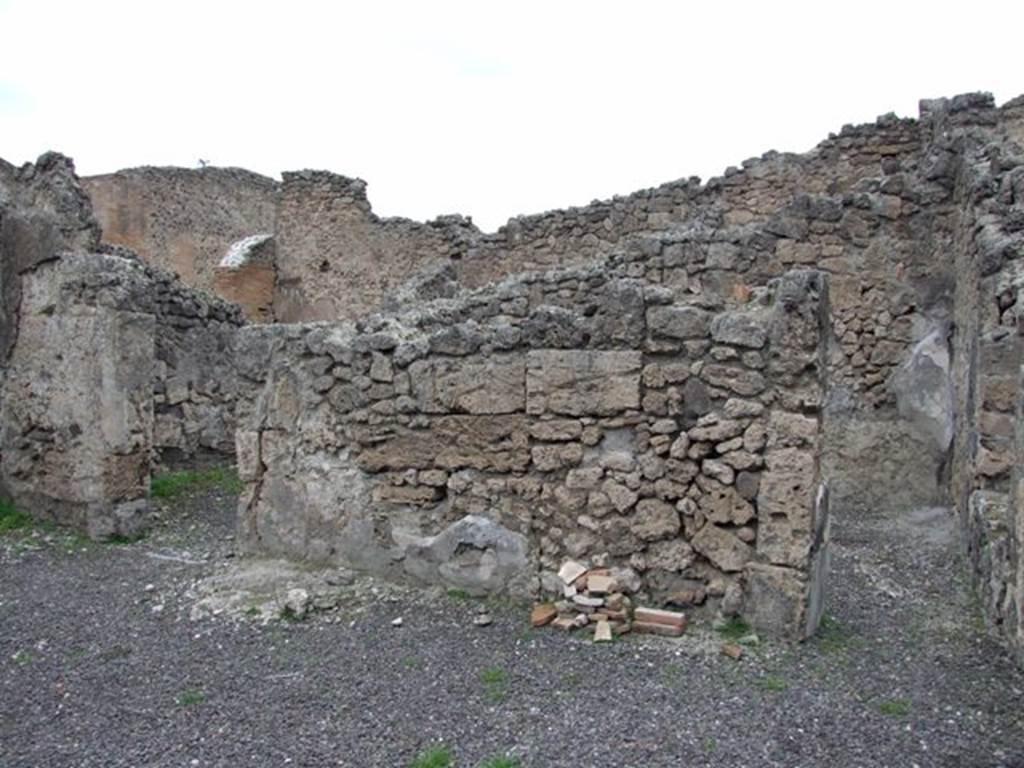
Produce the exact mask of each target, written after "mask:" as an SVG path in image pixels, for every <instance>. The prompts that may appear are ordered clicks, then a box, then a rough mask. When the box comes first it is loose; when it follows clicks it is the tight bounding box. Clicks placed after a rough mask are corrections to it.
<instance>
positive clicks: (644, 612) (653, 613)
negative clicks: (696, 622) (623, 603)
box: [633, 608, 686, 632]
mask: <svg viewBox="0 0 1024 768" xmlns="http://www.w3.org/2000/svg"><path fill="white" fill-rule="evenodd" d="M633 618H634V619H635V620H636V621H642V622H644V623H646V624H664V625H665V626H667V627H678V628H679V631H680V632H682V631H683V630H684V629H686V614H684V613H679V612H678V611H663V610H661V609H659V608H637V609H636V610H635V611H634V612H633Z"/></svg>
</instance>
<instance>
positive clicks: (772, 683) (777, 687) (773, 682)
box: [757, 675, 789, 693]
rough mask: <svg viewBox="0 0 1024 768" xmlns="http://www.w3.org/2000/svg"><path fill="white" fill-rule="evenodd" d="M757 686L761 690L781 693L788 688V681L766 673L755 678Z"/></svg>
mask: <svg viewBox="0 0 1024 768" xmlns="http://www.w3.org/2000/svg"><path fill="white" fill-rule="evenodd" d="M757 687H758V688H760V689H761V690H762V691H771V692H772V693H782V691H785V690H787V689H788V688H789V683H788V682H786V681H785V680H783V679H782V678H781V677H773V676H772V675H768V676H767V677H762V678H759V679H758V680H757Z"/></svg>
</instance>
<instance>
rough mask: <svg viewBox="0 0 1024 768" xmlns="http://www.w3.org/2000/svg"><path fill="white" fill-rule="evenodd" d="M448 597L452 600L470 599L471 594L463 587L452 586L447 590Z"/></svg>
mask: <svg viewBox="0 0 1024 768" xmlns="http://www.w3.org/2000/svg"><path fill="white" fill-rule="evenodd" d="M447 594H448V597H450V598H451V599H452V600H470V599H471V598H472V597H473V596H472V595H471V594H469V592H467V591H466V590H464V589H457V588H455V587H452V588H451V589H449V590H448V593H447Z"/></svg>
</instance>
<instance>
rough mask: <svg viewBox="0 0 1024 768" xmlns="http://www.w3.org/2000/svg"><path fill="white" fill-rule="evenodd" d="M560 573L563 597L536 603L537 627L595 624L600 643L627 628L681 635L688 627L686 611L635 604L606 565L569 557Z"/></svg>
mask: <svg viewBox="0 0 1024 768" xmlns="http://www.w3.org/2000/svg"><path fill="white" fill-rule="evenodd" d="M558 576H559V578H560V579H561V580H562V583H563V585H564V586H563V594H562V599H561V600H557V601H554V602H546V603H538V604H537V605H535V606H534V607H533V610H532V611H531V613H530V623H531V624H532V625H533V626H534V627H543V626H547V625H549V624H550V625H551V626H552V627H554V628H556V629H560V630H563V631H565V632H571V631H573V630H575V629H583V628H585V627H593V632H594V642H596V643H602V642H604V643H607V642H611V641H612V639H613V638H614V637H616V636H619V635H624V634H626V633H627V632H639V633H647V634H653V635H664V636H667V637H679V636H680V635H682V634H683V632H685V631H686V615H685V614H683V613H680V612H677V611H666V610H661V609H659V608H648V607H644V606H634V605H633V600H632V598H630V597H629V595H627V594H625V591H624V590H623V589H621V588H620V585H619V584H618V583H617V582H616V580H615V578H614V577H613V576H612V575H611V572H610V571H609V570H608V569H606V568H587V567H586V566H585V565H582V564H581V563H578V562H576V561H575V560H567V561H566V562H565V563H564V564H563V565H562V567H561V568H560V569H559V571H558Z"/></svg>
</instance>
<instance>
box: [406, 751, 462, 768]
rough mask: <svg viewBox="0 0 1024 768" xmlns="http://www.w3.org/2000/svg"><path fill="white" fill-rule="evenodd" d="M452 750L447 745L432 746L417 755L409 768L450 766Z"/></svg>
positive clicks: (444, 767)
mask: <svg viewBox="0 0 1024 768" xmlns="http://www.w3.org/2000/svg"><path fill="white" fill-rule="evenodd" d="M451 764H452V751H451V750H450V749H449V748H448V747H446V746H440V747H430V748H429V749H425V750H423V751H422V752H420V753H419V754H418V755H416V758H415V759H414V760H413V761H412V762H411V763H409V768H450V766H451Z"/></svg>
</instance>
